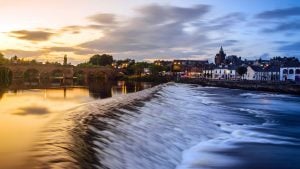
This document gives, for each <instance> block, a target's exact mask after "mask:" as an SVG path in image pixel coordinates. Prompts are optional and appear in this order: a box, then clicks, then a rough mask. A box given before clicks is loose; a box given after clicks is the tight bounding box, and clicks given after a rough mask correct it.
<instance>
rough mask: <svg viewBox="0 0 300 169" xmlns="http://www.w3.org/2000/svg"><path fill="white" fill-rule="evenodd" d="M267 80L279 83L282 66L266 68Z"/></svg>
mask: <svg viewBox="0 0 300 169" xmlns="http://www.w3.org/2000/svg"><path fill="white" fill-rule="evenodd" d="M264 70H265V72H266V75H267V79H266V80H269V81H279V79H280V66H277V65H269V66H267V67H265V68H264Z"/></svg>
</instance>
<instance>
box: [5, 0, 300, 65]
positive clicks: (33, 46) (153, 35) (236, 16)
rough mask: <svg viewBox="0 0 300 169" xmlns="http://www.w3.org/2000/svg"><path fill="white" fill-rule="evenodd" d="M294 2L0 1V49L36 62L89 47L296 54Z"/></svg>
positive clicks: (192, 54)
mask: <svg viewBox="0 0 300 169" xmlns="http://www.w3.org/2000/svg"><path fill="white" fill-rule="evenodd" d="M299 6H300V3H299V2H298V1H293V0H289V1H284V2H282V1H279V0H276V1H271V0H266V1H263V2H262V1H258V0H254V1H249V2H247V3H241V2H240V1H238V0H229V1H227V2H226V3H224V2H220V1H216V0H213V1H208V0H193V1H188V2H183V1H180V0H175V1H171V0H164V1H158V0H151V1H143V0H138V1H136V0H130V1H126V2H125V1H121V0H111V1H109V2H107V1H103V0H89V1H88V2H87V1H84V0H78V1H76V2H74V1H72V0H62V1H61V0H51V1H50V0H49V1H43V2H41V1H38V0H27V1H16V0H1V2H0V18H1V22H2V23H1V27H0V44H1V45H0V51H1V53H4V54H5V56H6V57H8V58H9V57H12V56H14V55H17V56H18V57H20V58H27V59H37V60H39V61H42V62H45V61H59V62H61V60H62V57H63V55H64V54H67V55H68V57H69V61H70V62H72V63H73V64H77V63H79V62H83V61H86V60H87V59H88V58H89V57H90V56H91V55H93V54H96V53H109V54H112V55H113V56H114V57H115V58H116V59H123V58H128V57H131V58H133V59H136V60H153V59H176V58H177V59H178V58H198V59H208V58H211V56H212V55H213V54H214V53H215V50H216V49H217V48H218V47H219V46H220V45H223V46H226V49H227V51H228V52H230V53H233V54H236V55H240V56H243V57H246V58H259V57H262V58H264V57H265V58H270V57H272V56H276V55H289V56H299V50H296V48H298V47H299V44H300V42H299V38H297V37H299V26H297V25H299V24H298V23H299V16H300V13H299V11H300V10H299V9H300V7H299ZM297 11H298V12H297ZM278 13H280V14H282V15H280V17H278V15H276V14H278ZM246 39H247V40H246ZM278 39H284V40H278ZM258 43H259V45H258V46H259V47H258V46H257V44H258ZM287 50H289V51H288V52H287ZM265 51H268V52H265Z"/></svg>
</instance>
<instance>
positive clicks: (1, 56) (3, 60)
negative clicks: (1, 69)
mask: <svg viewBox="0 0 300 169" xmlns="http://www.w3.org/2000/svg"><path fill="white" fill-rule="evenodd" d="M5 63H8V59H6V58H5V57H4V55H3V54H2V53H0V64H5Z"/></svg>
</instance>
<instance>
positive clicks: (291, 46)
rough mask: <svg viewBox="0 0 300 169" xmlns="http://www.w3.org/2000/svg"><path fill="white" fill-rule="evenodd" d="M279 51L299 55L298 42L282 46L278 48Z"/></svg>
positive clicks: (299, 46)
mask: <svg viewBox="0 0 300 169" xmlns="http://www.w3.org/2000/svg"><path fill="white" fill-rule="evenodd" d="M279 50H280V51H284V52H292V53H298V54H300V42H294V43H290V44H288V45H283V46H281V47H279Z"/></svg>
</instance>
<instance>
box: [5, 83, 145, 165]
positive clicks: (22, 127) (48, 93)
mask: <svg viewBox="0 0 300 169" xmlns="http://www.w3.org/2000/svg"><path fill="white" fill-rule="evenodd" d="M145 87H146V88H147V87H150V86H149V85H146V84H144V83H125V82H115V83H102V84H101V83H100V84H99V83H95V84H93V83H92V84H90V85H89V86H85V87H74V88H56V89H54V88H53V89H29V90H6V91H5V90H1V91H0V93H1V96H2V97H1V98H0V107H1V108H0V163H1V161H2V160H3V157H4V156H7V154H10V153H15V152H22V151H23V150H25V149H26V148H28V147H29V145H30V144H31V143H32V142H33V141H34V138H35V137H37V136H38V132H39V131H40V130H41V129H43V126H46V125H47V124H48V123H52V122H54V121H55V119H57V118H60V116H62V115H63V114H64V113H66V112H67V111H68V110H70V109H72V108H74V107H77V106H78V105H80V104H83V103H86V102H90V101H93V100H95V99H103V98H108V97H112V96H115V95H119V94H126V93H127V92H136V91H139V90H142V89H143V88H145ZM1 158H2V159H1ZM7 158H8V157H7Z"/></svg>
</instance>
